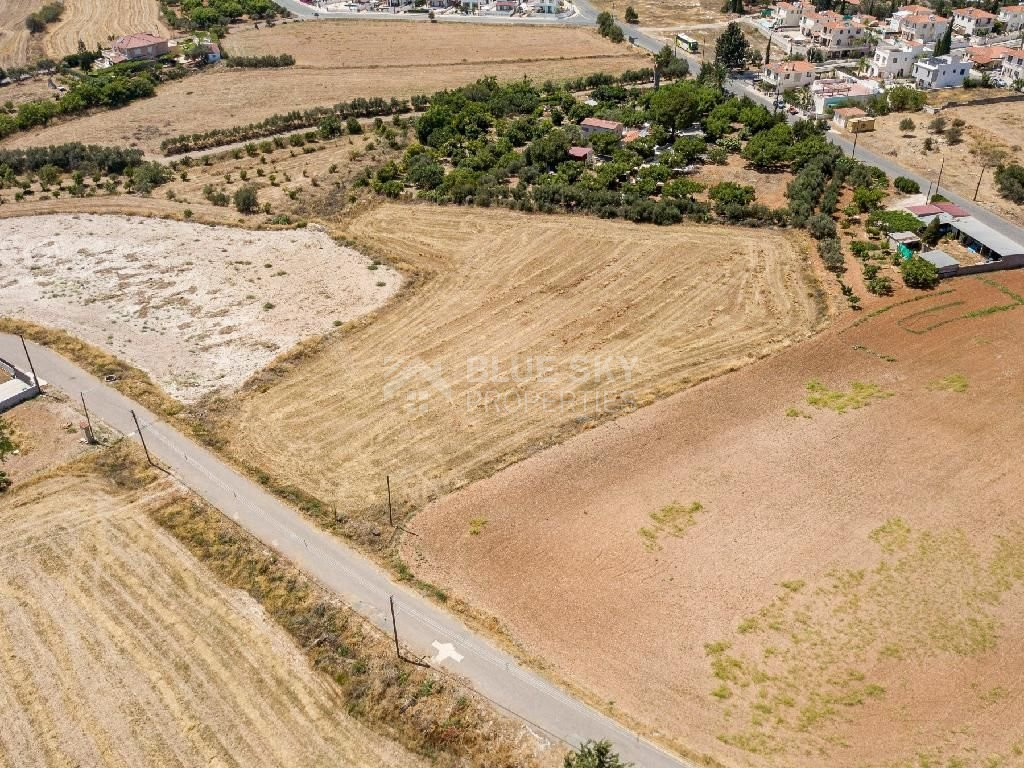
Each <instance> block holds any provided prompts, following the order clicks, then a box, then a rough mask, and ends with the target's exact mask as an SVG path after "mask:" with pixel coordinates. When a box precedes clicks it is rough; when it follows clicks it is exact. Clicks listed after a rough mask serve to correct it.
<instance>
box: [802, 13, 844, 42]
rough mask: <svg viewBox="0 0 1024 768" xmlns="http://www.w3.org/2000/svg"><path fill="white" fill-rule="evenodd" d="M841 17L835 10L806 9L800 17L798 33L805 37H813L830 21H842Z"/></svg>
mask: <svg viewBox="0 0 1024 768" xmlns="http://www.w3.org/2000/svg"><path fill="white" fill-rule="evenodd" d="M842 20H843V17H842V16H840V15H839V14H838V13H836V12H835V11H821V12H820V13H819V12H815V11H808V12H807V13H805V14H804V17H803V18H802V19H800V34H801V35H803V36H804V37H807V38H813V37H814V36H815V35H816V34H819V33H820V32H821V29H822V27H823V26H824V25H825V24H828V23H830V22H837V21H842Z"/></svg>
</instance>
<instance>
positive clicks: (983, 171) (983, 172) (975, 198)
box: [971, 165, 986, 202]
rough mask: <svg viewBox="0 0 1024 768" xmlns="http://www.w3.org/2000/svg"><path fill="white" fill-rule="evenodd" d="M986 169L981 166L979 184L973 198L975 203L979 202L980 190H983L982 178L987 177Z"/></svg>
mask: <svg viewBox="0 0 1024 768" xmlns="http://www.w3.org/2000/svg"><path fill="white" fill-rule="evenodd" d="M985 167H986V166H984V165H983V166H981V173H979V174H978V184H977V186H976V187H975V188H974V197H972V198H971V199H972V200H973V201H974V202H978V190H980V189H981V178H982V177H983V176H984V175H985Z"/></svg>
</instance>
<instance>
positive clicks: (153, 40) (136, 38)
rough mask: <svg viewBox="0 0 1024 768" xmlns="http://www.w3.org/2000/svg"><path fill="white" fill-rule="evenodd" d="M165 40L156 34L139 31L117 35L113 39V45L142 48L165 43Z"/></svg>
mask: <svg viewBox="0 0 1024 768" xmlns="http://www.w3.org/2000/svg"><path fill="white" fill-rule="evenodd" d="M166 42H167V40H166V39H165V38H162V37H157V36H156V35H151V34H149V33H148V32H140V33H138V34H135V35H125V36H124V37H119V38H117V40H115V41H114V47H115V48H119V49H128V48H142V47H144V46H148V45H159V44H160V43H166Z"/></svg>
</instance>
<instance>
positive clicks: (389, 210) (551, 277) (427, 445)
mask: <svg viewBox="0 0 1024 768" xmlns="http://www.w3.org/2000/svg"><path fill="white" fill-rule="evenodd" d="M347 234H348V235H349V236H351V237H353V238H355V240H356V242H357V243H358V244H359V246H360V247H365V248H369V249H371V252H373V253H375V254H380V255H381V257H382V258H384V259H386V260H390V261H392V262H393V263H395V264H396V265H399V266H400V268H401V269H402V270H403V271H405V272H406V273H407V274H409V275H410V276H411V277H412V281H413V284H414V285H415V287H414V288H413V289H412V290H411V291H408V292H406V293H405V294H404V295H402V296H400V297H399V299H398V300H397V301H396V302H393V303H392V304H390V305H389V306H388V307H387V308H385V309H384V310H382V311H381V312H379V313H377V315H375V316H374V318H373V321H372V322H367V323H355V324H353V326H352V327H351V328H348V329H345V330H344V331H343V332H342V333H340V334H337V335H332V336H331V337H330V338H329V339H327V340H326V341H325V342H324V343H322V344H321V345H320V346H317V347H313V348H307V349H303V350H302V351H301V352H300V353H299V354H296V355H294V356H292V357H291V358H290V359H288V360H286V361H285V362H282V363H281V364H279V365H276V366H273V367H272V368H271V369H270V370H269V371H267V372H266V373H265V375H263V376H261V377H257V378H256V379H255V380H254V381H253V383H252V384H251V386H249V387H248V388H247V390H248V391H246V392H245V394H244V396H243V397H242V398H241V399H240V401H239V402H237V403H228V404H226V405H225V406H224V408H223V409H222V412H221V413H220V414H219V416H220V419H219V420H220V422H221V427H220V429H219V432H220V434H221V436H222V437H223V438H224V440H225V441H226V450H227V452H228V453H229V454H230V455H231V456H233V457H235V458H236V459H238V460H241V461H242V462H243V463H246V464H250V465H253V466H257V467H260V468H261V469H262V470H264V471H265V472H266V473H267V474H268V475H269V476H270V477H272V478H273V479H274V480H275V481H276V482H279V483H283V484H294V485H296V486H298V487H299V488H301V489H303V490H304V491H306V492H309V493H312V494H315V495H316V496H318V497H319V498H321V499H323V500H325V501H327V502H331V501H336V502H337V505H338V509H339V511H342V510H344V512H345V515H346V516H347V517H348V518H349V524H350V525H355V526H356V528H355V529H351V528H350V529H349V532H350V533H356V534H358V533H359V532H360V529H359V527H358V526H360V525H363V526H365V525H367V524H368V523H369V524H376V522H378V521H379V520H380V519H381V517H380V516H381V515H384V516H385V518H386V511H384V507H383V506H382V498H383V486H384V476H385V474H390V475H391V476H392V485H393V487H394V488H395V490H396V493H395V496H396V499H397V500H399V501H401V502H402V503H403V504H406V505H407V504H413V505H415V504H419V503H422V501H423V500H424V499H425V498H427V497H428V496H431V495H432V494H434V493H436V492H441V491H444V490H446V489H450V488H452V487H456V486H458V485H461V484H463V483H465V482H467V481H468V480H470V479H474V478H476V477H479V476H481V475H484V474H489V473H490V472H492V471H493V470H494V469H496V468H498V467H501V466H503V465H505V464H508V463H510V462H513V461H516V460H518V459H521V458H523V457H525V456H527V455H530V454H531V453H534V452H536V451H538V450H540V449H542V448H543V447H545V446H547V445H551V444H552V443H555V442H558V441H560V440H562V439H564V438H565V437H566V436H568V435H570V434H573V433H575V432H578V431H580V430H582V429H585V428H586V427H587V425H590V424H593V423H595V422H599V421H601V420H602V419H604V418H606V417H607V416H608V415H609V414H612V413H618V412H622V411H625V410H631V409H633V408H635V407H637V405H642V404H646V403H648V402H651V401H652V400H654V399H656V398H658V397H661V396H664V395H666V394H669V393H672V392H674V391H677V390H679V389H681V388H684V387H687V386H689V385H692V384H694V383H696V382H698V381H701V380H703V379H705V378H709V377H712V376H715V375H718V374H720V373H722V372H724V371H727V370H730V369H733V368H737V367H740V366H742V365H745V364H747V363H749V362H751V361H753V360H755V359H757V358H758V357H761V356H764V355H767V354H769V353H771V352H772V351H775V350H778V349H781V348H783V347H785V346H787V345H789V344H791V343H792V342H793V341H795V340H797V339H802V338H805V337H807V336H808V335H809V334H811V333H812V332H813V330H814V329H815V328H816V327H817V326H818V325H819V323H820V322H821V320H822V317H821V309H820V307H819V297H818V295H817V293H816V291H817V284H816V282H815V281H814V279H813V278H812V277H810V276H809V275H808V274H807V269H808V267H807V259H806V256H805V255H804V248H805V245H804V241H803V240H802V239H801V238H800V237H799V236H798V235H795V234H791V233H784V232H773V231H755V230H749V229H739V228H728V227H716V226H679V227H671V228H669V227H666V228H658V227H643V226H636V225H633V224H629V223H625V222H621V221H620V222H611V221H601V220H596V219H583V218H578V217H568V216H530V215H525V214H515V213H510V212H505V211H486V210H480V209H475V210H474V209H462V208H442V207H437V206H431V205H398V204H390V205H383V206H380V207H378V208H376V209H374V210H372V211H370V212H368V213H365V214H363V215H360V216H359V217H358V218H356V219H355V220H354V221H352V222H351V224H350V225H349V226H348V228H347ZM281 445H289V446H290V450H289V451H288V452H287V453H286V454H283V453H282V452H281V451H280V446H281ZM323 522H324V524H330V521H329V520H326V519H325V520H324V521H323ZM362 530H363V531H365V528H364V529H362Z"/></svg>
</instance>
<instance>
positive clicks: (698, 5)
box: [594, 0, 732, 32]
mask: <svg viewBox="0 0 1024 768" xmlns="http://www.w3.org/2000/svg"><path fill="white" fill-rule="evenodd" d="M594 5H595V6H596V7H597V8H598V9H600V10H602V11H610V12H611V13H612V15H614V16H615V17H616V18H617V19H620V20H621V18H622V14H623V13H624V12H625V9H626V5H625V4H623V3H617V2H615V0H595V2H594ZM629 5H632V6H633V8H634V9H635V10H636V12H637V15H639V17H640V20H639V21H638V22H637V26H638V27H640V28H641V29H643V30H644V31H646V32H658V31H660V30H659V28H660V27H674V26H678V25H681V24H701V23H710V22H716V21H722V20H728V19H729V18H732V17H730V16H729V15H728V14H724V13H722V3H720V2H718V0H661V1H660V2H659V0H634V1H631V2H630V3H629Z"/></svg>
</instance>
